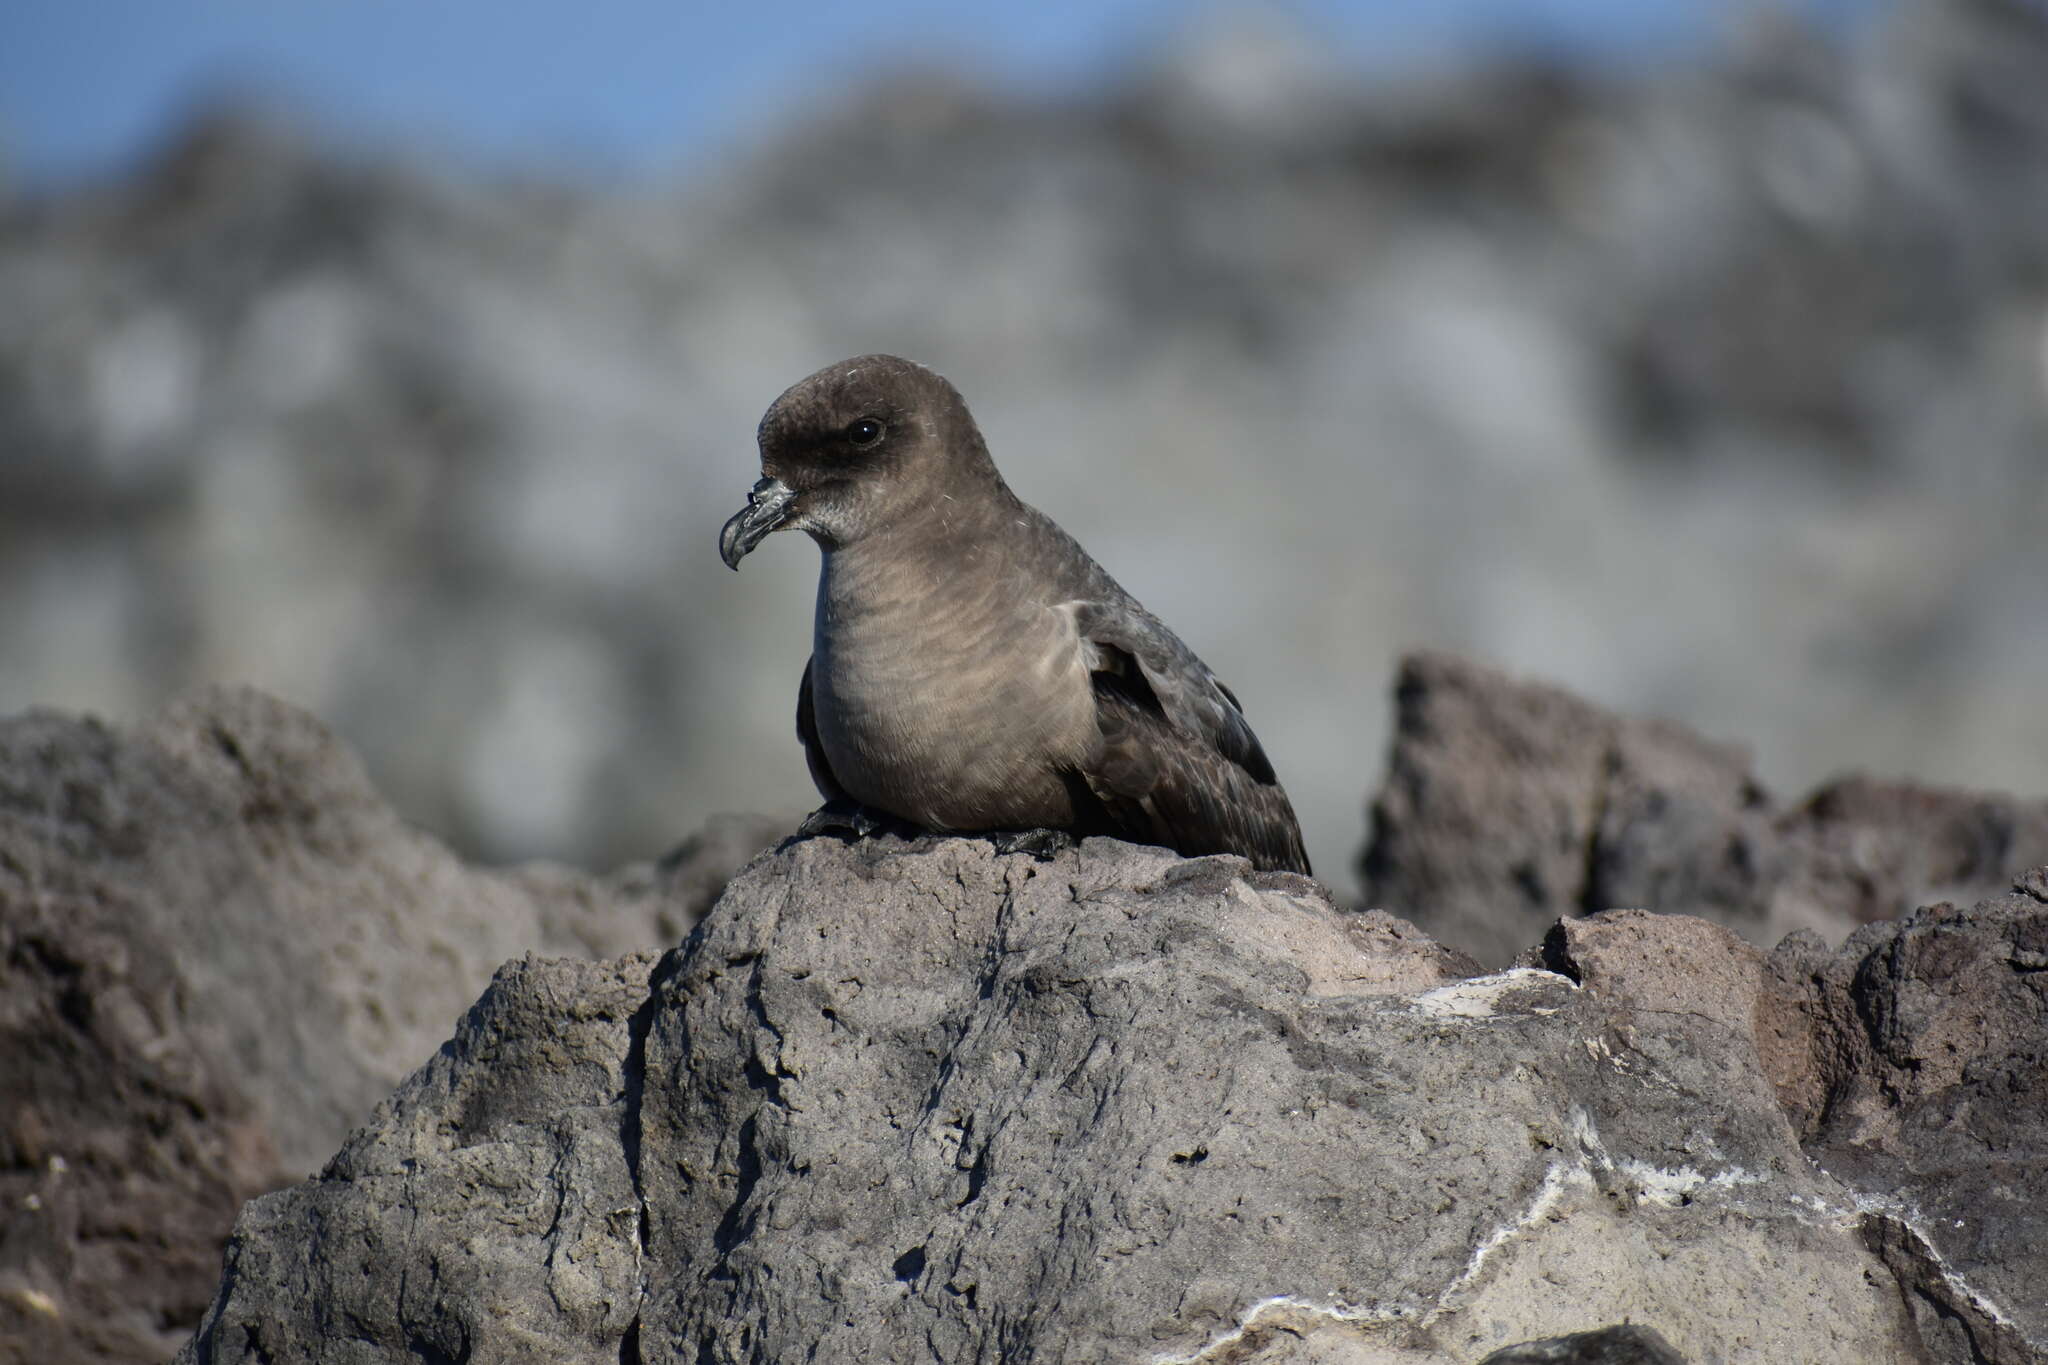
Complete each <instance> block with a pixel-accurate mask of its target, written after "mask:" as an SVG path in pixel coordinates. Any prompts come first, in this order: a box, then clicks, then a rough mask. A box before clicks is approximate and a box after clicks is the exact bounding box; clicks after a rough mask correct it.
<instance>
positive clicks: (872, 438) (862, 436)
mask: <svg viewBox="0 0 2048 1365" xmlns="http://www.w3.org/2000/svg"><path fill="white" fill-rule="evenodd" d="M846 439H847V440H849V441H851V442H853V444H855V445H857V446H871V445H873V444H874V443H875V442H877V441H879V440H881V439H882V424H881V423H880V422H877V421H876V420H875V419H874V418H872V417H863V418H861V419H860V420H859V421H857V422H855V423H853V424H852V425H850V426H848V427H847V428H846Z"/></svg>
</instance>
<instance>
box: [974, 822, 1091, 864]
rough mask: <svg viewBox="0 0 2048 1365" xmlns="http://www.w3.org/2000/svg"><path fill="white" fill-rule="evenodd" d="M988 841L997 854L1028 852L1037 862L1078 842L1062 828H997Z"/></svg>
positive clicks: (1062, 851) (1046, 859)
mask: <svg viewBox="0 0 2048 1365" xmlns="http://www.w3.org/2000/svg"><path fill="white" fill-rule="evenodd" d="M988 841H989V842H990V843H991V844H994V845H995V850H996V852H997V853H998V854H1003V853H1029V854H1030V855H1031V856H1032V857H1033V858H1035V859H1037V860H1038V861H1039V862H1041V863H1043V862H1049V861H1051V860H1052V859H1053V858H1055V857H1057V856H1058V855H1060V854H1062V853H1065V852H1066V851H1067V850H1068V849H1070V848H1072V847H1074V845H1075V844H1077V843H1078V842H1080V841H1079V840H1077V839H1075V838H1074V836H1073V835H1071V834H1069V833H1068V832H1067V831H1066V830H1063V829H999V830H994V831H991V832H990V834H989V836H988Z"/></svg>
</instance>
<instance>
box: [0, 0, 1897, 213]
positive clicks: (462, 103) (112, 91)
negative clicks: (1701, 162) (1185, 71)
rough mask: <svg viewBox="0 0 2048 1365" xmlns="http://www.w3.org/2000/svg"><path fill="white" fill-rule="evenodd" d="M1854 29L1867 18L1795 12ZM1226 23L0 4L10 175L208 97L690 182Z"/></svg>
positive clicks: (1569, 2)
mask: <svg viewBox="0 0 2048 1365" xmlns="http://www.w3.org/2000/svg"><path fill="white" fill-rule="evenodd" d="M1790 7H1792V8H1797V9H1800V10H1804V11H1818V12H1821V13H1827V14H1840V13H1843V12H1850V11H1854V10H1858V9H1863V8H1868V7H1869V4H1868V3H1866V2H1865V0H1790ZM1216 8H1217V7H1216V6H1206V7H1198V6H1195V5H1189V4H1171V3H1161V2H1160V0H1098V2H1097V3H1083V0H1036V2H1035V3H1028V4H1015V5H1003V6H974V5H963V4H958V3H954V4H938V3H931V2H930V0H862V2H861V3H823V2H822V0H783V2H782V3H774V4H762V3H753V4H748V3H738V4H733V3H725V4H686V3H658V0H592V2H590V3H582V4H576V3H567V2H566V0H564V2H563V3H548V4H541V3H530V2H529V0H0V157H4V160H0V166H4V167H5V168H6V169H7V171H8V172H9V178H15V177H20V178H26V179H30V180H36V181H49V180H53V179H54V180H64V179H70V178H73V177H77V176H81V175H91V174H95V173H98V172H102V171H105V170H109V169H115V168H118V167H120V166H121V165H122V164H124V163H125V162H127V161H129V160H131V159H132V158H133V157H135V156H136V155H137V154H139V153H140V152H141V151H142V150H144V149H145V148H147V147H148V146H149V145H151V144H152V143H153V142H154V141H155V140H156V139H157V138H158V137H159V136H161V135H162V133H163V132H164V130H165V129H166V128H167V127H169V126H171V125H172V124H174V123H175V121H176V119H177V118H178V117H179V116H180V115H181V114H182V113H183V112H184V111H185V110H187V109H189V108H190V107H192V105H193V104H194V103H195V102H197V101H198V100H200V99H202V98H204V97H205V96H207V95H208V94H210V93H215V92H220V91H227V90H250V91H255V92H257V93H260V94H262V95H265V96H267V97H269V98H270V99H272V100H273V101H275V102H277V103H280V104H282V105H283V106H285V107H286V108H290V109H294V110H297V111H300V112H302V113H303V114H304V115H305V116H306V117H307V118H308V119H309V120H310V121H311V122H313V123H314V124H315V125H316V126H321V127H325V128H329V129H332V130H334V131H336V132H339V133H341V134H343V135H345V136H351V137H368V138H372V139H376V138H382V137H387V136H389V137H400V138H403V139H405V140H407V141H411V142H419V141H425V142H428V143H430V144H438V145H440V146H441V147H443V148H444V149H446V150H449V151H451V152H454V153H456V154H458V155H461V156H464V157H466V158H471V159H476V160H481V161H484V162H487V163H497V164H509V165H519V164H535V163H538V164H543V165H545V164H550V163H552V164H556V165H562V164H578V165H583V166H587V167H592V168H595V169H597V170H599V171H601V172H606V173H617V174H627V175H634V174H643V173H647V172H658V171H660V170H663V169H665V168H671V167H687V166H689V165H690V164H691V163H692V162H694V161H696V160H698V159H700V158H701V157H703V156H704V155H705V154H706V153H708V152H712V151H715V150H716V149H717V148H718V147H720V146H722V145H726V144H727V143H729V142H730V140H731V139H732V138H733V137H734V136H735V135H737V134H739V133H741V132H743V131H744V130H745V129H746V128H748V127H749V126H751V125H753V124H756V123H758V122H759V121H760V120H761V119H763V118H764V117H769V116H772V115H773V114H774V113H775V112H776V111H777V110H779V109H781V108H784V107H786V106H788V105H789V104H790V103H791V102H792V101H797V100H809V99H815V98H816V97H818V96H820V95H823V94H827V93H830V92H832V91H834V90H837V89H841V88H844V87H845V86H847V85H848V84H851V83H854V82H857V81H859V80H860V79H861V78H862V77H863V76H865V75H868V74H871V73H875V72H880V71H887V70H889V69H892V68H894V67H897V66H900V65H904V64H907V63H909V62H911V61H913V60H915V59H919V58H930V57H933V56H940V57H950V58H958V59H965V60H966V61H968V62H969V63H971V64H972V65H973V66H974V67H975V68H977V69H979V70H980V71H982V72H984V73H986V74H987V75H988V76H989V77H990V78H991V79H994V80H997V81H1000V82H1002V83H1004V84H1006V85H1009V86H1012V87H1015V88H1019V89H1024V90H1058V89H1061V88H1070V87H1074V86H1078V85H1083V84H1086V83H1087V82H1089V81H1090V80H1092V79H1095V78H1098V77H1100V76H1101V75H1103V74H1106V73H1109V72H1112V71H1114V70H1116V69H1117V68H1118V67H1119V66H1121V65H1125V64H1128V63H1130V62H1131V61H1133V60H1136V59H1138V58H1141V57H1142V56H1143V54H1144V53H1145V52H1146V51H1147V50H1148V49H1151V48H1153V47H1156V46H1157V44H1158V43H1159V41H1160V40H1161V39H1163V38H1164V37H1165V36H1166V35H1168V34H1170V33H1172V32H1173V31H1174V30H1175V29H1177V28H1180V27H1183V26H1185V25H1187V24H1188V23H1190V22H1191V21H1192V20H1193V19H1194V18H1195V17H1196V16H1198V15H1199V14H1201V13H1203V12H1205V10H1207V11H1213V10H1215V9H1216ZM1743 8H1744V6H1743V5H1741V4H1735V3H1730V2H1729V0H1648V3H1645V0H1357V2H1354V3H1340V2H1339V0H1293V3H1290V4H1288V5H1286V6H1284V9H1285V10H1286V11H1287V12H1289V13H1291V14H1293V15H1296V16H1298V17H1299V18H1300V19H1301V21H1302V22H1303V23H1304V24H1305V25H1306V26H1307V27H1308V30H1309V31H1310V32H1312V33H1314V34H1316V35H1317V37H1318V40H1319V41H1321V42H1323V43H1325V44H1326V45H1327V47H1328V49H1329V50H1330V51H1331V52H1333V53H1334V54H1335V55H1336V56H1337V57H1338V58H1339V59H1340V60H1343V61H1346V62H1351V63H1355V64H1358V65H1360V66H1362V67H1369V66H1372V65H1375V64H1378V65H1381V66H1390V67H1398V66H1400V65H1402V64H1404V63H1409V62H1414V61H1418V60H1424V59H1440V58H1441V57H1443V56H1444V55H1445V54H1447V53H1452V54H1454V53H1457V52H1461V51H1465V50H1472V49H1479V50H1484V49H1488V48H1500V47H1512V46H1516V45H1522V46H1527V45H1532V44H1533V45H1539V46H1543V47H1548V48H1552V49H1562V50H1565V51H1569V52H1572V53H1574V54H1578V55H1582V56H1586V57H1588V58H1591V59H1595V60H1613V59H1624V60H1625V59H1628V58H1630V57H1634V56H1640V55H1645V54H1658V55H1669V54H1671V53H1674V52H1682V51H1684V50H1685V49H1687V48H1689V47H1696V46H1698V45H1701V44H1704V43H1708V42H1711V41H1713V40H1714V39H1715V38H1716V37H1718V36H1722V35H1723V34H1724V33H1725V31H1726V28H1727V26H1728V25H1729V24H1730V23H1731V22H1733V18H1732V16H1734V15H1736V14H1738V13H1740V12H1741V10H1742V9H1743Z"/></svg>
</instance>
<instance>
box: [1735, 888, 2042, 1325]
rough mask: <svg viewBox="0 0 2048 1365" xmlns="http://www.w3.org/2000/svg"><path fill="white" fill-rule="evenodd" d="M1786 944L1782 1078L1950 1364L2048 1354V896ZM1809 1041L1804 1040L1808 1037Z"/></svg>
mask: <svg viewBox="0 0 2048 1365" xmlns="http://www.w3.org/2000/svg"><path fill="white" fill-rule="evenodd" d="M2043 880H2044V879H2043V877H2042V873H2041V872H2040V871H2038V870H2037V871H2035V872H2033V873H2030V874H2028V876H2027V877H2025V878H2022V879H2021V881H2020V884H2019V885H2018V887H2017V888H2016V889H2015V890H2014V892H2013V893H2012V894H2010V895H2007V896H2004V897H1999V898H1995V899H1991V900H1987V901H1984V902H1982V903H1981V904H1979V905H1977V906H1975V907H1974V908H1972V909H1967V910H1966V909H1960V908H1958V907H1956V906H1954V905H1949V904H1941V905H1935V906H1930V907H1928V908H1926V909H1924V910H1920V911H1917V912H1916V913H1914V914H1912V915H1909V916H1907V917H1906V918H1905V919H1904V920H1903V921H1900V922H1897V923H1890V924H1873V925H1870V926H1868V927H1867V928H1864V929H1862V930H1859V931H1858V932H1857V933H1856V934H1855V935H1854V936H1852V937H1851V938H1850V940H1849V942H1848V943H1847V944H1845V945H1844V946H1843V947H1842V949H1841V950H1840V951H1839V952H1837V953H1832V954H1830V953H1828V952H1826V950H1825V949H1824V948H1823V947H1822V946H1821V945H1819V944H1818V943H1816V942H1815V941H1813V940H1812V939H1810V938H1793V939H1789V940H1788V941H1787V942H1785V943H1784V944H1782V945H1780V947H1779V948H1778V950H1777V951H1776V952H1775V953H1773V954H1772V955H1771V957H1770V959H1769V962H1768V978H1769V982H1770V990H1769V994H1771V995H1772V996H1774V997H1775V1000H1774V1007H1775V1008H1776V1009H1777V1011H1778V1012H1779V1013H1780V1015H1781V1017H1782V1018H1785V1019H1787V1020H1789V1021H1791V1022H1790V1023H1789V1024H1787V1025H1784V1026H1781V1028H1780V1034H1781V1036H1782V1037H1787V1038H1789V1039H1791V1040H1792V1041H1793V1043H1794V1044H1795V1045H1794V1046H1788V1047H1785V1048H1784V1049H1783V1051H1782V1053H1781V1054H1780V1061H1779V1064H1778V1067H1777V1075H1776V1079H1777V1081H1778V1085H1779V1089H1780V1093H1781V1095H1782V1097H1783V1099H1784V1102H1785V1108H1786V1111H1787V1113H1788V1114H1790V1115H1791V1116H1792V1119H1793V1121H1794V1122H1795V1123H1796V1124H1798V1125H1799V1127H1800V1130H1801V1136H1802V1138H1803V1139H1804V1141H1805V1143H1806V1147H1807V1150H1808V1151H1809V1152H1810V1153H1811V1154H1812V1155H1813V1157H1814V1158H1815V1160H1816V1161H1818V1162H1820V1163H1821V1164H1822V1165H1824V1166H1825V1167H1826V1168H1827V1169H1828V1170H1829V1172H1830V1173H1832V1174H1833V1175H1834V1176H1835V1177H1836V1178H1838V1179H1840V1180H1841V1181H1843V1182H1844V1183H1845V1184H1846V1185H1848V1186H1849V1187H1850V1188H1851V1189H1853V1190H1855V1191H1856V1193H1857V1199H1858V1206H1859V1207H1860V1208H1861V1209H1862V1210H1863V1214H1864V1233H1865V1236H1866V1238H1867V1240H1868V1241H1869V1243H1870V1245H1871V1247H1872V1248H1873V1250H1875V1251H1877V1252H1878V1253H1879V1254H1880V1255H1881V1256H1882V1257H1883V1258H1884V1260H1885V1262H1886V1264H1887V1265H1888V1266H1890V1267H1891V1269H1892V1271H1893V1272H1894V1274H1896V1275H1897V1276H1898V1277H1899V1279H1900V1281H1901V1283H1902V1285H1903V1286H1904V1292H1905V1299H1906V1302H1907V1304H1908V1306H1909V1307H1910V1308H1911V1309H1912V1311H1913V1313H1914V1315H1915V1317H1916V1319H1917V1320H1918V1322H1919V1325H1920V1330H1921V1333H1922V1335H1923V1336H1924V1337H1925V1338H1926V1340H1927V1341H1928V1343H1929V1345H1930V1347H1931V1348H1932V1349H1933V1353H1934V1355H1935V1357H1936V1358H1937V1359H1942V1360H1968V1361H1987V1362H1998V1365H2004V1362H2019V1361H2038V1360H2042V1359H2048V1294H2044V1292H2043V1289H2042V1287H2043V1286H2044V1285H2048V1213H2044V1212H2043V1210H2048V896H2044V895H2043V894H2042V890H2043ZM1796 1044H1803V1046H1798V1045H1796Z"/></svg>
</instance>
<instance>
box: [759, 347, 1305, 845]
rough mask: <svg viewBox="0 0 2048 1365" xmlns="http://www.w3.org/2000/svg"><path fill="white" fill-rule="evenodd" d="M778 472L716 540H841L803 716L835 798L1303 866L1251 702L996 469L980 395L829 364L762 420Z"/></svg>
mask: <svg viewBox="0 0 2048 1365" xmlns="http://www.w3.org/2000/svg"><path fill="white" fill-rule="evenodd" d="M759 440H760V447H761V473H762V476H763V477H762V478H761V481H760V482H759V483H756V484H755V485H754V489H753V492H752V494H751V495H750V496H749V497H748V499H747V505H746V506H745V507H744V508H742V509H741V510H740V511H739V512H738V513H737V514H736V515H734V516H733V517H732V519H731V520H729V521H727V522H726V524H725V528H724V530H723V531H722V532H720V534H719V538H718V548H719V553H720V555H721V556H722V557H723V558H724V560H725V562H726V563H727V564H728V565H730V566H731V567H732V568H734V569H737V568H739V566H740V560H742V559H744V558H745V557H746V555H747V554H748V552H749V551H751V550H752V549H753V548H754V547H755V546H756V545H758V544H759V543H760V542H761V540H762V539H763V538H764V537H765V536H767V535H768V533H769V532H771V531H780V530H801V531H806V532H808V533H809V534H810V537H811V539H813V540H815V541H816V542H817V543H818V548H819V549H820V550H821V551H822V552H823V555H824V566H823V569H822V571H821V572H820V574H819V576H818V602H817V615H816V618H815V624H814V626H813V633H812V638H811V658H810V662H809V663H807V664H806V665H805V666H804V676H803V682H802V684H801V685H800V686H799V687H798V689H797V710H796V730H797V736H798V738H799V739H801V740H802V741H803V747H804V755H805V757H806V759H807V760H808V761H809V764H810V770H811V780H812V781H813V782H815V783H816V784H817V787H818V791H819V792H820V794H822V795H823V796H824V798H825V802H826V804H825V806H824V807H823V808H822V809H821V810H820V811H819V812H818V813H817V814H816V815H814V816H813V817H812V818H811V820H810V821H808V822H806V826H805V827H806V829H818V828H830V827H834V826H840V827H846V828H852V829H855V830H857V831H862V832H865V831H867V830H870V829H873V828H876V827H878V826H879V825H880V824H881V822H882V820H883V819H884V818H886V817H895V819H897V820H899V821H903V822H907V823H908V824H910V825H914V826H918V827H921V828H923V829H926V830H930V831H933V832H936V833H947V834H969V833H973V834H982V833H986V834H990V835H992V836H995V837H996V838H997V841H998V846H999V847H1031V846H1033V845H1031V844H1029V843H1026V842H1012V843H1008V844H1006V843H1005V842H1004V840H1005V839H1006V838H1010V837H1011V836H1020V835H1029V833H1030V832H1033V831H1057V832H1063V833H1066V834H1070V835H1073V836H1075V837H1082V836H1086V835H1090V834H1108V835H1114V836H1116V837H1118V838H1122V839H1129V840H1132V841H1134V842H1137V843H1147V844H1163V845H1165V846H1166V847H1168V848H1171V849H1174V850H1175V851H1177V852H1179V853H1182V854H1184V855H1187V856H1190V857H1193V856H1197V855H1201V854H1206V853H1237V854H1242V855H1243V856H1244V857H1246V858H1248V859H1250V860H1251V862H1252V863H1253V865H1254V866H1256V867H1260V868H1267V869H1281V870H1286V871H1293V872H1303V873H1306V872H1307V871H1308V870H1309V865H1308V855H1307V854H1306V853H1305V852H1304V851H1303V850H1302V845H1301V829H1300V826H1299V825H1298V824H1297V823H1296V822H1295V818H1294V808H1293V806H1292V805H1290V804H1289V803H1288V800H1287V793H1286V792H1284V791H1282V790H1281V788H1280V783H1279V780H1278V779H1277V778H1276V777H1275V776H1274V775H1273V765H1272V763H1271V762H1270V761H1268V759H1267V758H1266V753H1265V750H1264V749H1262V748H1261V747H1260V746H1259V740H1258V736H1256V735H1254V734H1253V733H1252V728H1251V726H1250V725H1248V724H1247V723H1246V722H1245V718H1244V709H1243V708H1242V707H1241V706H1239V705H1238V701H1237V698H1236V696H1235V695H1233V694H1232V693H1231V691H1230V689H1229V688H1227V687H1225V686H1224V685H1223V683H1222V682H1221V681H1219V680H1218V679H1217V677H1216V675H1215V674H1213V673H1211V672H1210V671H1209V669H1208V666H1207V665H1206V664H1204V663H1203V662H1202V661H1201V660H1200V659H1198V658H1196V657H1195V654H1194V651H1193V650H1191V649H1189V648H1188V647H1187V646H1186V645H1184V644H1182V643H1181V641H1180V637H1179V636H1177V635H1175V634H1174V633H1173V632H1172V631H1170V630H1168V629H1167V628H1166V627H1165V626H1164V625H1163V624H1161V622H1160V621H1159V619H1158V618H1157V617H1155V616H1153V615H1152V613H1151V612H1149V611H1146V610H1145V608H1144V607H1142V606H1140V605H1139V604H1138V602H1137V600H1136V599H1135V598H1133V597H1132V596H1131V595H1130V594H1129V593H1127V592H1125V591H1124V590H1123V589H1122V588H1121V587H1119V586H1118V585H1117V582H1116V580H1115V579H1113V578H1111V577H1110V576H1109V574H1108V573H1106V572H1105V571H1104V570H1103V569H1102V567H1101V566H1100V565H1098V564H1097V563H1096V562H1095V561H1094V560H1093V559H1091V558H1090V557H1089V556H1088V552H1087V551H1085V550H1083V549H1082V548H1081V547H1080V545H1079V544H1077V543H1076V542H1075V541H1074V538H1073V537H1072V536H1069V535H1068V534H1067V533H1066V532H1065V531H1062V530H1061V529H1060V528H1059V527H1058V526H1056V525H1054V524H1053V522H1052V520H1051V518H1049V517H1047V516H1045V515H1044V514H1043V513H1041V512H1039V511H1037V510H1036V509H1034V508H1032V507H1029V506H1027V505H1026V504H1025V503H1024V502H1023V501H1022V500H1021V499H1020V498H1018V497H1017V495H1016V494H1015V493H1012V492H1011V491H1010V488H1009V485H1008V484H1006V483H1004V482H1003V477H1002V475H1001V474H999V473H997V472H996V466H995V462H994V461H993V460H992V459H990V458H989V453H988V446H987V444H986V443H985V442H984V441H983V440H982V436H981V431H980V429H979V428H978V427H976V426H975V423H974V418H973V417H972V416H971V415H970V414H969V413H968V411H967V404H966V403H965V401H963V400H962V399H961V397H960V394H959V392H958V390H956V389H955V388H954V387H953V386H952V385H951V384H949V383H947V382H946V380H944V379H943V378H941V377H940V376H939V375H937V374H935V373H933V372H932V371H931V370H928V369H926V368H925V367H924V366H922V365H918V364H915V363H913V362H911V361H908V360H901V359H898V358H897V357H895V356H888V355H866V356H858V357H856V358H854V359H852V360H846V361H842V362H840V363H839V364H837V365H830V366H827V367H826V368H824V369H822V370H820V371H818V372H817V373H816V374H814V375H812V376H810V377H809V378H808V379H805V380H803V381H801V382H800V383H798V384H796V385H795V386H794V387H792V388H791V389H789V391H788V392H786V393H784V394H783V395H782V396H781V397H780V398H778V399H776V400H775V403H774V405H773V406H772V407H770V408H769V409H768V413H767V415H766V416H765V417H763V418H762V419H761V428H760V433H759Z"/></svg>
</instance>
